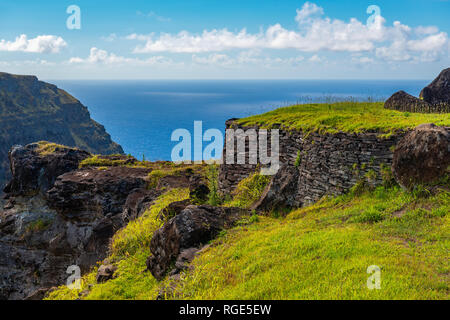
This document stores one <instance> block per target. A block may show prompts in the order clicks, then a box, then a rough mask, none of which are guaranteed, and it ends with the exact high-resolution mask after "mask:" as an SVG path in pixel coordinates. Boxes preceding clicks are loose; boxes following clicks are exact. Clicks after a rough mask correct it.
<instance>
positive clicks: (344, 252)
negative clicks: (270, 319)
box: [49, 175, 450, 299]
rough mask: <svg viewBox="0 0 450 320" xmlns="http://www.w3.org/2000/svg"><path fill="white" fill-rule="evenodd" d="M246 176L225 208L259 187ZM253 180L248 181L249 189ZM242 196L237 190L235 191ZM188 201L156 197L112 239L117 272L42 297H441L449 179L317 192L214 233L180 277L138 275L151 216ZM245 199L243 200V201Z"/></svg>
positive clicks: (180, 195)
mask: <svg viewBox="0 0 450 320" xmlns="http://www.w3.org/2000/svg"><path fill="white" fill-rule="evenodd" d="M261 183H263V184H264V183H265V182H264V181H262V180H261V179H260V177H258V176H257V175H253V176H252V177H250V178H249V179H248V180H247V181H246V182H244V183H243V184H242V185H245V186H246V188H243V187H242V186H241V189H247V188H252V190H251V191H248V190H246V191H244V192H237V193H236V195H235V198H234V199H233V200H232V203H233V204H234V205H237V204H241V205H242V206H245V207H246V206H247V204H248V203H247V202H248V201H247V200H246V199H250V198H253V196H252V194H257V193H260V192H261V188H260V187H261ZM250 186H253V187H250ZM244 195H245V196H244ZM187 197H188V193H186V192H183V190H172V191H171V192H169V193H167V194H166V195H163V196H162V197H161V198H160V199H159V200H158V201H157V202H156V203H155V204H154V205H153V206H152V207H151V208H150V209H149V210H148V211H147V212H146V213H145V214H144V215H143V216H142V217H141V218H139V219H138V220H136V221H134V222H132V223H130V224H129V225H128V226H127V227H125V228H124V229H123V230H121V231H120V232H119V233H118V234H117V235H116V236H115V237H114V238H113V241H112V245H111V249H112V251H111V252H112V254H111V256H110V258H109V260H110V261H112V262H114V263H116V264H117V266H118V271H117V272H116V278H115V279H113V280H110V281H108V282H106V283H104V284H97V283H96V282H95V274H96V269H94V270H93V271H92V272H91V273H89V274H87V275H86V276H85V277H83V287H82V289H81V290H69V289H67V287H65V286H63V287H60V288H59V289H58V290H56V291H54V292H52V293H51V294H50V296H49V299H78V298H80V297H81V298H82V299H155V298H156V297H157V296H158V295H160V294H161V292H163V295H164V298H166V299H336V298H338V299H448V296H449V286H448V273H449V271H450V270H449V267H448V263H447V254H448V248H449V245H450V241H449V236H448V235H449V231H450V230H449V229H450V223H449V222H450V221H449V216H448V212H450V193H449V183H448V181H447V180H445V179H444V180H443V181H441V183H440V186H434V187H433V188H432V189H426V188H424V187H417V188H416V189H415V190H414V191H413V192H407V191H404V190H402V189H400V188H399V187H398V186H395V185H394V186H392V185H386V186H384V187H383V186H380V187H378V188H376V189H372V190H369V189H366V190H365V191H361V190H357V188H354V190H352V191H351V192H349V193H348V194H347V195H344V196H340V197H335V198H324V199H323V200H321V201H319V202H318V203H316V204H314V205H311V206H309V207H306V208H302V209H297V210H294V211H292V212H291V213H290V214H289V215H288V216H287V217H285V218H274V217H268V216H260V217H255V218H254V217H252V218H251V219H248V218H247V219H245V220H243V221H242V223H240V224H238V226H237V227H235V228H233V229H231V230H229V231H227V232H222V233H221V235H220V236H219V237H218V238H217V239H216V240H214V241H212V243H211V246H210V247H209V248H208V249H206V250H204V252H203V253H202V254H201V255H200V256H199V257H198V258H196V259H195V260H194V262H193V264H192V266H193V268H191V269H189V270H187V271H186V272H184V273H183V274H182V275H181V277H180V278H177V279H175V280H174V279H166V280H164V281H162V282H157V281H156V280H155V279H154V278H153V277H152V275H151V274H150V273H149V272H148V271H145V269H146V268H145V259H146V258H147V257H148V255H149V249H148V247H149V246H148V243H149V241H150V240H151V236H152V234H153V231H154V230H156V229H157V228H158V226H159V225H161V221H158V220H157V213H158V212H159V210H161V209H162V208H163V207H164V206H165V205H168V204H169V203H170V202H172V201H175V200H180V199H185V198H187ZM243 200H244V201H243ZM371 265H376V266H379V267H380V268H381V289H379V290H377V289H374V290H369V289H368V288H367V286H366V283H367V278H368V277H369V276H370V274H368V273H367V268H368V267H369V266H371Z"/></svg>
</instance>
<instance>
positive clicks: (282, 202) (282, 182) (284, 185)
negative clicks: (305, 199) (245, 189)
mask: <svg viewBox="0 0 450 320" xmlns="http://www.w3.org/2000/svg"><path fill="white" fill-rule="evenodd" d="M298 176H299V171H298V169H297V168H296V167H295V166H288V165H284V166H282V167H281V168H280V169H279V170H278V172H277V173H276V174H275V175H274V176H273V178H272V180H271V181H270V183H269V185H268V186H267V187H266V189H265V190H264V192H263V194H262V195H261V198H260V199H259V200H258V201H257V202H256V203H255V204H253V205H252V208H251V209H253V210H256V211H264V212H272V211H278V210H281V209H289V208H295V207H299V206H300V203H299V202H298V201H297V200H296V198H297V189H298Z"/></svg>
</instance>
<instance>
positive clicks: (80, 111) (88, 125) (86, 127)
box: [0, 72, 123, 188]
mask: <svg viewBox="0 0 450 320" xmlns="http://www.w3.org/2000/svg"><path fill="white" fill-rule="evenodd" d="M37 141H50V142H54V143H58V144H63V145H66V146H70V147H78V148H80V149H83V150H85V151H88V152H92V153H97V154H123V149H122V147H121V146H120V145H118V144H117V143H115V142H113V141H112V140H111V137H110V135H109V134H108V133H107V132H106V130H105V128H104V127H103V126H102V125H101V124H99V123H97V122H95V121H94V120H92V119H91V117H90V114H89V111H88V109H87V108H86V107H85V106H84V105H82V104H81V102H80V101H78V100H77V99H75V98H74V97H73V96H71V95H70V94H68V93H67V92H66V91H64V90H62V89H59V88H57V87H56V86H55V85H53V84H49V83H46V82H43V81H39V80H38V78H37V77H35V76H22V75H12V74H8V73H2V72H0V188H2V186H3V185H4V184H5V183H6V182H7V180H8V179H9V178H10V177H11V175H10V172H9V161H8V151H9V149H10V148H11V147H12V146H13V145H16V144H20V145H26V144H29V143H32V142H37Z"/></svg>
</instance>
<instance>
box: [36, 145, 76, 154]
mask: <svg viewBox="0 0 450 320" xmlns="http://www.w3.org/2000/svg"><path fill="white" fill-rule="evenodd" d="M37 144H38V147H37V149H36V152H37V153H38V154H39V155H41V156H45V155H49V154H53V153H55V152H56V150H58V149H59V150H71V149H77V148H71V147H67V146H63V145H61V144H57V143H53V142H48V141H39V142H38V143H37Z"/></svg>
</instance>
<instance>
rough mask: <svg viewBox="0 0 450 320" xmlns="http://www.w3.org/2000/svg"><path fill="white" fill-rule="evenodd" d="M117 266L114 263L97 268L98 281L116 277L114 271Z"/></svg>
mask: <svg viewBox="0 0 450 320" xmlns="http://www.w3.org/2000/svg"><path fill="white" fill-rule="evenodd" d="M116 270H117V267H116V266H115V265H112V264H107V265H104V264H103V265H101V266H100V267H99V268H98V270H97V276H96V281H97V283H103V282H106V281H108V280H111V279H113V278H114V272H116Z"/></svg>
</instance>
